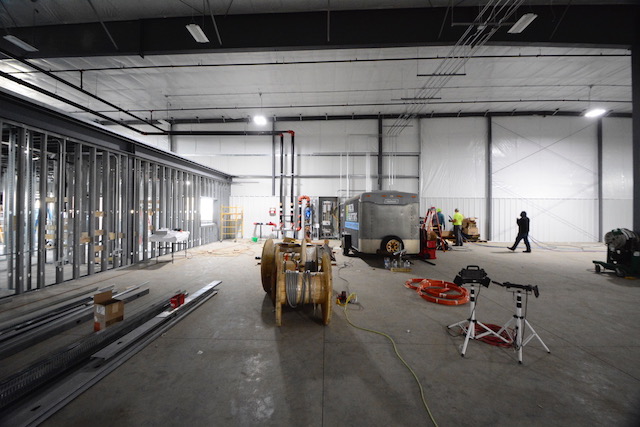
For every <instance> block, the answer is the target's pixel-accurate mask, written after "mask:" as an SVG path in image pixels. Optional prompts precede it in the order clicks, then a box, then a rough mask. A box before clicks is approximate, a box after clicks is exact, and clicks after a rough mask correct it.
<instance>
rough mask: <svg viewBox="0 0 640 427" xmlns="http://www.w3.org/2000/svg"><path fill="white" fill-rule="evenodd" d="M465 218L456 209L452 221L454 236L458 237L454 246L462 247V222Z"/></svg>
mask: <svg viewBox="0 0 640 427" xmlns="http://www.w3.org/2000/svg"><path fill="white" fill-rule="evenodd" d="M463 219H464V216H463V215H462V214H461V213H460V211H459V210H458V208H456V210H455V213H454V214H453V219H451V220H450V221H451V222H452V223H453V235H454V236H456V244H455V245H453V246H462V220H463Z"/></svg>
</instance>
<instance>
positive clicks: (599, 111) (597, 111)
mask: <svg viewBox="0 0 640 427" xmlns="http://www.w3.org/2000/svg"><path fill="white" fill-rule="evenodd" d="M606 112H607V110H605V109H604V108H592V109H590V110H587V112H586V113H584V116H585V117H589V118H594V117H600V116H601V115H603V114H604V113H606Z"/></svg>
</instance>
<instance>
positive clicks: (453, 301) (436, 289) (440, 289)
mask: <svg viewBox="0 0 640 427" xmlns="http://www.w3.org/2000/svg"><path fill="white" fill-rule="evenodd" d="M405 286H406V287H407V288H410V289H415V291H416V292H417V293H418V295H420V296H421V297H422V298H423V299H425V300H427V301H429V302H433V303H436V304H442V305H461V304H466V303H468V302H469V291H468V290H467V289H465V288H463V287H461V286H458V285H456V284H454V283H451V282H445V281H444V280H432V279H417V278H416V279H409V280H407V281H406V282H405Z"/></svg>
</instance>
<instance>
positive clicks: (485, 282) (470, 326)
mask: <svg viewBox="0 0 640 427" xmlns="http://www.w3.org/2000/svg"><path fill="white" fill-rule="evenodd" d="M490 281H491V279H489V278H488V277H487V275H486V273H485V272H484V270H482V269H480V267H478V266H477V265H469V266H467V268H463V269H462V270H460V273H458V275H457V276H456V278H455V279H454V280H453V283H455V284H456V285H458V286H462V285H464V284H466V283H468V284H469V285H470V287H469V303H470V306H471V307H470V310H471V313H470V315H469V318H468V319H464V320H461V321H459V322H456V323H453V324H451V325H449V326H447V329H452V328H455V327H460V329H462V331H463V332H466V334H465V337H464V344H463V345H462V351H461V352H460V356H462V357H464V355H465V353H466V352H467V345H469V340H470V339H480V338H484V337H486V336H488V335H495V336H496V337H498V338H500V339H501V340H502V341H504V342H505V343H509V341H508V340H507V339H506V338H504V337H503V336H502V335H500V332H502V331H500V332H496V331H494V330H493V329H491V328H489V327H488V326H487V325H485V324H484V323H482V322H479V321H478V320H477V319H476V291H475V286H474V285H475V284H476V283H478V284H481V285H482V286H484V287H487V288H488V287H489V282H490ZM479 294H480V288H478V295H479ZM476 326H479V327H480V328H482V329H484V331H483V332H481V333H480V334H477V335H476ZM465 327H466V331H465Z"/></svg>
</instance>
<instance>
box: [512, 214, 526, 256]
mask: <svg viewBox="0 0 640 427" xmlns="http://www.w3.org/2000/svg"><path fill="white" fill-rule="evenodd" d="M516 222H517V223H518V237H516V242H515V243H514V244H513V246H511V247H509V250H511V251H515V250H516V247H518V244H519V243H520V240H524V245H525V246H526V247H527V250H526V251H523V252H531V246H530V245H529V217H528V216H527V213H526V212H525V211H522V212H520V218H518V219H517V220H516Z"/></svg>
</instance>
